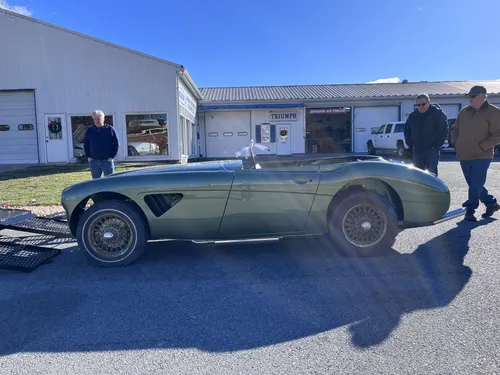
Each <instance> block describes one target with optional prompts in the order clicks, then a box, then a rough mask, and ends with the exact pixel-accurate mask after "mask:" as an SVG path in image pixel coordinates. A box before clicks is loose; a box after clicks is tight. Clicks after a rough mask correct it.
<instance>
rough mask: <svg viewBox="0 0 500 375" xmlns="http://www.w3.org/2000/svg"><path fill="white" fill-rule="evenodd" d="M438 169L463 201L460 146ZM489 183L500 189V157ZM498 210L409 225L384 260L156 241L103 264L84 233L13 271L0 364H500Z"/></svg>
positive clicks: (215, 367) (284, 247)
mask: <svg viewBox="0 0 500 375" xmlns="http://www.w3.org/2000/svg"><path fill="white" fill-rule="evenodd" d="M439 173H440V177H441V178H442V179H443V180H445V181H446V182H447V183H448V184H449V186H450V188H451V191H452V207H451V208H458V207H460V206H461V204H462V202H463V201H464V200H465V198H466V194H467V186H466V184H465V181H464V179H463V177H462V173H461V170H460V166H459V164H458V163H457V162H456V161H455V157H454V155H443V157H442V162H441V164H440V169H439ZM487 186H488V188H489V189H490V190H491V191H492V192H493V193H494V194H495V195H496V196H498V197H499V198H500V163H499V162H498V161H497V162H495V163H493V164H492V167H491V168H490V172H489V176H488V181H487ZM481 213H482V209H481V211H480V212H478V217H479V215H480V214H481ZM499 218H500V214H498V213H497V214H496V215H495V216H494V218H493V219H491V220H479V221H478V222H477V223H463V222H461V221H460V219H456V220H451V221H448V222H445V223H442V224H440V225H437V226H434V227H427V228H419V229H410V230H406V231H404V232H402V233H401V234H400V235H399V237H398V239H397V242H396V244H395V246H394V251H393V253H392V254H391V255H389V256H387V257H381V258H370V259H346V258H343V257H342V256H340V255H339V254H337V253H336V252H335V251H334V249H331V248H330V247H329V246H328V244H327V243H326V242H323V241H319V240H310V239H309V240H294V241H290V240H287V241H284V242H282V243H279V244H267V245H264V246H255V245H252V246H226V247H209V246H205V245H195V244H190V243H179V242H163V243H159V242H156V243H151V244H150V247H149V250H148V252H147V254H146V255H145V256H144V257H143V258H141V259H140V261H139V262H138V263H136V264H134V265H133V266H130V267H125V268H118V269H100V268H95V267H93V266H92V265H90V264H88V263H87V261H86V260H85V259H84V257H83V255H82V254H80V253H79V251H78V249H77V248H76V247H75V244H74V243H62V242H64V241H61V240H58V241H53V243H55V244H56V243H58V244H59V245H60V246H61V247H64V248H65V249H64V251H63V253H62V254H61V255H59V256H58V257H56V258H55V259H54V261H53V262H52V263H50V264H46V265H43V266H41V267H40V268H38V269H37V270H35V271H34V272H32V273H27V274H26V273H19V272H13V271H5V270H0V285H1V286H2V288H1V289H0V312H1V316H2V319H1V320H0V332H1V338H0V368H1V369H2V373H5V374H33V373H42V374H51V375H52V374H92V375H96V374H114V373H121V374H226V373H227V374H240V373H241V374H312V373H314V374H353V373H356V374H357V373H359V374H404V373H412V374H467V375H469V374H495V373H499V372H500V361H499V359H498V347H499V345H500V325H499V324H498V316H499V315H498V314H499V313H498V308H499V306H500V297H499V295H500V281H499V278H498V275H499V274H500V251H499V246H498V242H499V233H500V224H499V221H498V220H497V219H499ZM23 236H27V234H26V233H24V234H23ZM27 240H28V241H36V242H40V241H49V242H50V238H47V237H44V236H35V235H29V238H27ZM59 242H61V243H59ZM495 353H497V354H495Z"/></svg>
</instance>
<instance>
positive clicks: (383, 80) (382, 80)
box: [368, 77, 401, 83]
mask: <svg viewBox="0 0 500 375" xmlns="http://www.w3.org/2000/svg"><path fill="white" fill-rule="evenodd" d="M400 82H401V80H400V79H399V77H393V78H380V79H377V80H376V81H371V82H368V83H400Z"/></svg>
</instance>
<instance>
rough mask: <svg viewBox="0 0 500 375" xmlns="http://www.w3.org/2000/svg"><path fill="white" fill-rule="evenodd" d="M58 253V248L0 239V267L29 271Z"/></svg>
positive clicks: (50, 259)
mask: <svg viewBox="0 0 500 375" xmlns="http://www.w3.org/2000/svg"><path fill="white" fill-rule="evenodd" d="M60 253H61V250H59V249H52V248H48V247H42V246H33V245H25V244H19V243H15V242H7V241H0V268H1V269H6V270H16V271H25V272H31V271H33V270H35V269H36V268H37V267H39V266H41V265H42V264H45V263H48V262H50V261H52V259H53V258H54V257H55V256H57V255H59V254H60Z"/></svg>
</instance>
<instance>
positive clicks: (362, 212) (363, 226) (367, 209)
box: [342, 203, 387, 247]
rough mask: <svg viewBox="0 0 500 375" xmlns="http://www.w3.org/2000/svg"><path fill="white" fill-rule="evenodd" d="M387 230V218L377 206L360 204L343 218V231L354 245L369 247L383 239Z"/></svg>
mask: <svg viewBox="0 0 500 375" xmlns="http://www.w3.org/2000/svg"><path fill="white" fill-rule="evenodd" d="M386 231H387V219H386V216H385V215H384V214H383V212H382V211H381V210H380V209H379V208H378V207H376V206H374V205H372V204H368V203H363V204H358V205H355V206H354V207H352V208H351V209H349V210H348V211H347V212H346V214H345V215H344V219H343V220H342V232H343V234H344V236H345V238H346V239H347V241H349V242H350V243H351V244H352V245H354V246H357V247H369V246H373V245H376V244H377V243H378V242H380V241H381V240H382V238H383V237H384V236H385V234H386Z"/></svg>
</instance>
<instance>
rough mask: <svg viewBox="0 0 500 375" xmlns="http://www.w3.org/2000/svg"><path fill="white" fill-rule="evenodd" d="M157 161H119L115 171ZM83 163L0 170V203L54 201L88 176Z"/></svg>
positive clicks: (57, 202) (43, 202) (87, 169)
mask: <svg viewBox="0 0 500 375" xmlns="http://www.w3.org/2000/svg"><path fill="white" fill-rule="evenodd" d="M156 164H157V163H119V164H118V165H117V166H116V168H115V172H120V171H124V170H127V169H134V168H141V167H146V166H151V165H156ZM91 178H92V177H91V175H90V170H89V167H88V165H86V164H75V165H63V166H43V165H42V166H33V167H28V168H25V169H20V170H13V171H7V172H3V173H1V174H0V206H1V205H3V204H8V205H9V206H39V205H57V204H60V202H61V191H62V190H63V189H64V188H65V187H66V186H69V185H71V184H74V183H76V182H81V181H85V180H90V179H91Z"/></svg>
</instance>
